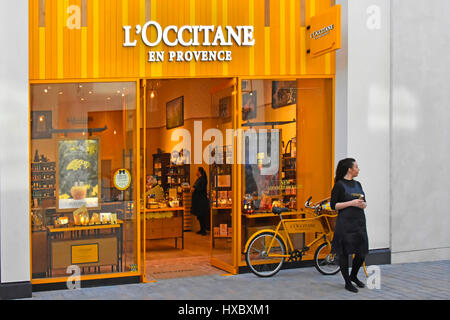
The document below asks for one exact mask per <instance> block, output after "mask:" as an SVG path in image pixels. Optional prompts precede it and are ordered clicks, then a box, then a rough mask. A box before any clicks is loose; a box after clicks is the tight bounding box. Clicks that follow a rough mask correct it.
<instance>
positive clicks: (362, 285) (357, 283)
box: [350, 277, 366, 288]
mask: <svg viewBox="0 0 450 320" xmlns="http://www.w3.org/2000/svg"><path fill="white" fill-rule="evenodd" d="M350 280H351V281H352V282H354V283H356V285H357V286H358V287H360V288H364V287H365V286H366V285H365V284H364V282H362V281H359V279H358V278H356V277H354V278H350Z"/></svg>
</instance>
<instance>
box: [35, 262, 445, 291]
mask: <svg viewBox="0 0 450 320" xmlns="http://www.w3.org/2000/svg"><path fill="white" fill-rule="evenodd" d="M377 274H379V275H380V277H379V278H378V279H379V280H380V281H379V283H380V287H379V289H377V288H376V286H375V288H373V289H369V288H368V287H366V288H363V289H360V290H359V292H358V293H351V292H348V291H346V290H345V289H344V285H343V280H342V277H341V275H340V274H337V275H335V276H324V275H322V274H320V273H319V272H318V271H317V270H316V269H315V268H302V269H291V270H281V271H280V272H279V273H278V274H277V275H275V276H274V277H272V278H258V277H256V276H255V275H253V274H250V273H249V274H240V275H235V276H225V275H209V276H201V277H190V278H178V279H167V280H160V281H158V282H156V283H146V284H144V283H141V284H131V285H121V286H111V287H97V288H82V289H79V290H59V291H48V292H35V293H33V298H32V299H34V300H302V299H305V300H404V299H405V300H448V299H450V260H446V261H436V262H421V263H408V264H393V265H381V266H379V273H378V272H373V271H372V272H371V277H370V278H369V279H367V278H366V277H365V275H364V273H363V272H362V271H361V272H360V274H359V276H358V277H359V278H360V279H361V280H363V281H364V282H366V281H367V280H369V281H368V282H369V284H372V285H376V283H377V282H376V281H375V280H376V279H377V278H376V275H377Z"/></svg>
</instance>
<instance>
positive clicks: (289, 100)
mask: <svg viewBox="0 0 450 320" xmlns="http://www.w3.org/2000/svg"><path fill="white" fill-rule="evenodd" d="M296 103H297V82H296V81H272V108H273V109H278V108H281V107H285V106H290V105H293V104H296Z"/></svg>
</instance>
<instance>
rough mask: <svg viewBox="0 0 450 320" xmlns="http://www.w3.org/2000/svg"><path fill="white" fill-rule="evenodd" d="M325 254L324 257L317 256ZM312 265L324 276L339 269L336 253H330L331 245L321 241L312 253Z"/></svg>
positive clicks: (332, 273)
mask: <svg viewBox="0 0 450 320" xmlns="http://www.w3.org/2000/svg"><path fill="white" fill-rule="evenodd" d="M321 255H325V258H324V259H319V256H321ZM314 266H315V267H316V269H317V270H318V271H319V272H320V273H321V274H324V275H326V276H329V275H334V274H336V273H338V272H339V271H340V270H341V267H340V266H339V260H338V258H337V255H335V254H332V253H331V247H330V246H329V245H328V243H327V242H325V243H322V244H321V245H320V246H319V247H318V248H317V250H316V253H315V254H314Z"/></svg>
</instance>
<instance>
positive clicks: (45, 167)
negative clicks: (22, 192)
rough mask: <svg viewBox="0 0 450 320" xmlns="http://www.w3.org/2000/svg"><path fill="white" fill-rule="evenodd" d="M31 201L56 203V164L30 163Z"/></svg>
mask: <svg viewBox="0 0 450 320" xmlns="http://www.w3.org/2000/svg"><path fill="white" fill-rule="evenodd" d="M31 190H32V199H33V202H34V199H37V200H38V204H41V203H42V200H54V201H56V162H32V163H31Z"/></svg>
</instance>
